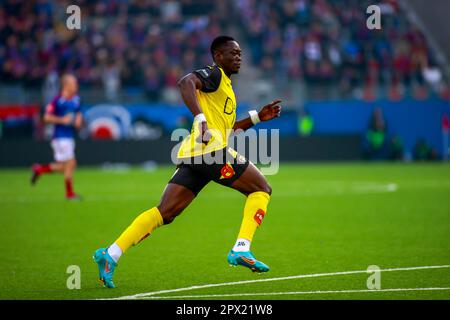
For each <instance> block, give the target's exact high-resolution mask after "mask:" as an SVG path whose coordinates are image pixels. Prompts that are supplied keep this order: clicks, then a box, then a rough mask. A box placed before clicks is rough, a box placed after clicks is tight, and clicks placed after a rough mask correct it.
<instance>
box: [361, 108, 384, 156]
mask: <svg viewBox="0 0 450 320" xmlns="http://www.w3.org/2000/svg"><path fill="white" fill-rule="evenodd" d="M386 133H387V126H386V120H385V118H384V115H383V111H382V109H381V108H379V107H377V108H375V109H374V110H373V113H372V116H371V117H370V121H369V127H368V129H367V133H366V142H367V146H366V151H365V152H366V157H367V158H368V159H373V160H375V159H382V158H383V157H385V156H386V155H385V150H384V149H385V148H384V147H385V145H386Z"/></svg>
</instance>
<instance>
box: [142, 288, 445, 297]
mask: <svg viewBox="0 0 450 320" xmlns="http://www.w3.org/2000/svg"><path fill="white" fill-rule="evenodd" d="M438 290H450V287H444V288H442V287H437V288H392V289H378V290H376V289H363V290H328V291H320V290H319V291H286V292H248V293H225V294H197V295H195V294H194V295H187V296H149V297H144V298H143V299H191V298H194V299H195V298H224V297H246V296H281V295H301V294H330V293H365V292H374V293H377V292H400V291H438Z"/></svg>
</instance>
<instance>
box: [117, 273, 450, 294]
mask: <svg viewBox="0 0 450 320" xmlns="http://www.w3.org/2000/svg"><path fill="white" fill-rule="evenodd" d="M442 268H450V265H441V266H421V267H404V268H388V269H380V271H382V272H390V271H410V270H423V269H442ZM358 273H367V270H354V271H341V272H327V273H313V274H300V275H296V276H287V277H279V278H267V279H256V280H242V281H234V282H222V283H211V284H204V285H197V286H190V287H184V288H177V289H168V290H160V291H152V292H145V293H138V294H134V295H129V296H122V297H117V298H112V300H127V299H138V298H144V297H149V296H155V295H159V294H162V293H172V292H180V291H190V290H196V289H205V288H213V287H224V286H235V285H241V284H248V283H257V282H271V281H283V280H293V279H303V278H317V277H326V276H338V275H347V274H358Z"/></svg>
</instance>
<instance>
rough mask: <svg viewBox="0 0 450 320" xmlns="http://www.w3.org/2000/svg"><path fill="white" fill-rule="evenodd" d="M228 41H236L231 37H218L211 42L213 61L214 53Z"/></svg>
mask: <svg viewBox="0 0 450 320" xmlns="http://www.w3.org/2000/svg"><path fill="white" fill-rule="evenodd" d="M228 41H236V40H234V38H233V37H230V36H218V37H216V38H215V39H214V40H213V41H212V42H211V48H210V51H211V56H212V57H213V59H214V52H215V51H216V50H218V49H220V47H221V46H223V45H224V44H225V43H227V42H228Z"/></svg>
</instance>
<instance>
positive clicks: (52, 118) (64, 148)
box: [31, 74, 83, 200]
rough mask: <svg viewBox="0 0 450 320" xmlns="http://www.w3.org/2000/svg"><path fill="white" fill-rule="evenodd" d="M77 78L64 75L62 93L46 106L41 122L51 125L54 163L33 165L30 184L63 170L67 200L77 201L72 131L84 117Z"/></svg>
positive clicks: (73, 133) (79, 125) (80, 123)
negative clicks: (52, 128) (73, 178)
mask: <svg viewBox="0 0 450 320" xmlns="http://www.w3.org/2000/svg"><path fill="white" fill-rule="evenodd" d="M77 92H78V81H77V79H76V78H75V76H73V75H70V74H66V75H63V77H62V78H61V92H60V93H59V94H58V95H57V96H56V97H55V98H54V99H53V100H52V102H50V103H49V104H48V105H47V106H46V108H45V114H44V122H45V123H50V124H53V125H54V131H53V138H52V141H51V146H52V149H53V154H54V159H55V162H51V163H48V164H37V163H36V164H34V165H33V166H32V171H33V174H32V176H31V184H32V185H34V184H36V182H37V180H38V178H39V177H40V176H41V175H43V174H45V173H51V172H62V173H64V182H65V186H66V199H68V200H79V199H80V196H79V195H77V194H76V193H75V192H74V191H73V186H72V177H73V172H74V170H75V167H76V164H77V161H76V159H75V140H74V135H75V130H76V129H79V128H81V126H82V123H83V117H82V114H81V112H80V98H79V96H78V95H77Z"/></svg>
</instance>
